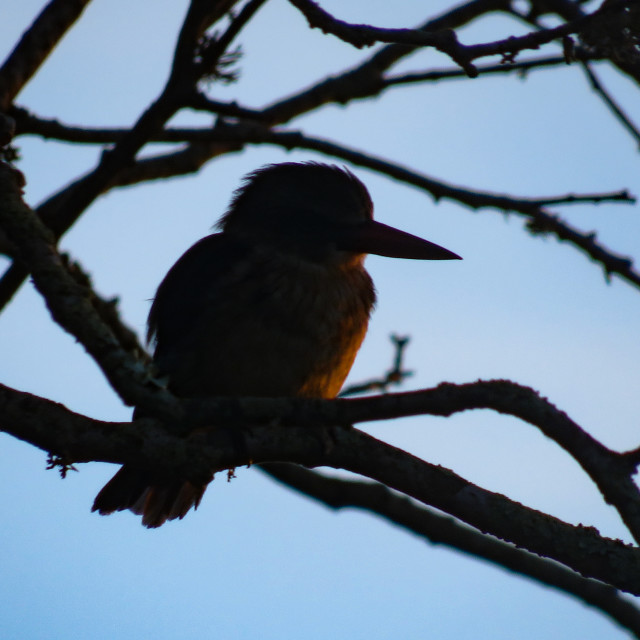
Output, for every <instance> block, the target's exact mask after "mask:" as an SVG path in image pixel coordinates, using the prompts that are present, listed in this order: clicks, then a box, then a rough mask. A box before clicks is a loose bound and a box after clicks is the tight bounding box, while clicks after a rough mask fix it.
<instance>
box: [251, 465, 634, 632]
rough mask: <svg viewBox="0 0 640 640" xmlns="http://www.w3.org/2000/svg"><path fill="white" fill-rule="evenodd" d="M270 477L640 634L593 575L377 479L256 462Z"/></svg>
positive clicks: (629, 607)
mask: <svg viewBox="0 0 640 640" xmlns="http://www.w3.org/2000/svg"><path fill="white" fill-rule="evenodd" d="M259 468H260V469H261V470H262V471H264V472H265V473H267V475H269V476H271V477H272V478H273V479H275V480H277V481H278V482H280V483H282V484H284V485H286V486H287V487H289V488H290V489H293V490H294V491H298V492H301V493H303V494H304V495H306V496H309V497H311V498H313V499H314V500H316V501H318V502H320V503H321V504H323V505H325V506H326V507H329V508H330V509H337V510H339V509H345V508H355V509H362V510H364V511H368V512H371V513H373V514H375V515H376V516H379V517H381V518H384V519H385V520H387V521H388V522H391V523H393V524H395V525H398V526H399V527H402V528H404V529H406V530H407V531H410V532H411V533H414V534H416V535H419V536H421V537H423V538H425V539H426V540H427V541H428V542H429V543H431V544H442V545H444V546H446V547H449V548H452V549H455V550H457V551H460V552H462V553H466V554H469V555H470V556H472V557H474V558H482V559H484V560H487V561H488V562H491V563H492V564H495V565H498V566H499V567H502V568H503V569H506V570H507V571H511V572H513V573H516V574H518V575H521V576H524V577H528V578H531V579H533V580H536V581H537V582H541V583H542V584H546V585H547V586H550V587H552V588H554V589H558V590H559V591H561V592H563V593H566V594H569V595H571V596H573V597H575V598H577V599H579V600H581V601H582V602H584V603H585V604H588V605H590V606H592V607H595V608H597V609H598V610H600V611H601V612H602V613H604V614H605V615H607V616H609V617H610V618H611V619H612V620H613V621H615V622H617V623H618V624H619V625H620V626H621V627H623V628H625V629H628V630H629V631H631V632H632V633H633V634H634V635H635V636H636V637H639V638H640V610H638V608H637V607H635V606H634V605H633V604H632V603H631V602H629V601H627V600H625V599H624V598H623V597H621V595H620V593H619V592H618V591H617V590H616V589H613V588H612V587H610V586H609V585H606V584H603V583H602V582H599V581H597V580H592V579H589V578H582V577H581V576H579V575H578V574H576V573H574V572H573V571H571V570H569V569H565V568H564V567H562V566H560V565H558V564H556V563H555V562H551V561H549V560H544V559H542V558H539V557H538V556H535V555H533V554H530V553H527V552H526V551H523V550H522V549H517V548H515V547H513V546H511V545H509V544H506V543H504V542H501V541H499V540H496V539H495V538H493V537H492V536H488V535H484V534H482V533H480V532H478V531H475V530H473V529H470V528H469V527H465V526H463V525H461V524H459V523H458V522H456V520H454V519H453V518H450V517H446V516H442V515H439V514H437V513H436V512H434V511H433V510H431V509H427V508H425V507H421V506H419V505H417V504H416V503H415V502H413V501H412V500H410V499H409V498H406V497H404V496H400V495H398V494H396V493H394V492H393V491H390V490H389V489H388V488H387V487H385V486H384V485H381V484H377V483H371V482H362V481H357V480H343V479H341V478H333V477H329V476H327V475H325V474H323V473H320V472H319V471H310V470H308V469H304V468H302V467H299V466H297V465H292V464H274V463H272V464H265V465H260V467H259Z"/></svg>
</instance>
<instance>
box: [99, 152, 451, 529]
mask: <svg viewBox="0 0 640 640" xmlns="http://www.w3.org/2000/svg"><path fill="white" fill-rule="evenodd" d="M217 227H218V232H217V233H214V234H212V235H209V236H206V237H205V238H203V239H201V240H200V241H198V242H196V244H194V245H193V246H192V247H191V248H190V249H189V250H188V251H187V252H186V253H185V254H184V255H183V256H182V257H181V258H180V259H179V260H178V261H177V262H176V263H175V265H174V266H173V267H172V268H171V269H170V270H169V272H168V273H167V275H166V276H165V278H164V280H163V281H162V282H161V284H160V286H159V287H158V290H157V293H156V296H155V298H154V300H153V303H152V305H151V309H150V312H149V318H148V335H147V339H148V341H149V342H150V344H153V345H154V352H153V362H154V368H155V370H156V371H157V373H158V374H159V375H160V376H161V377H162V378H163V379H166V380H167V381H168V382H167V385H168V389H169V390H170V391H171V392H172V393H174V394H175V395H176V396H178V397H182V398H205V397H213V396H217V397H239V396H253V397H285V396H286V397H292V396H294V397H295V396H297V397H309V398H334V397H335V396H336V395H337V394H338V393H339V391H340V389H341V387H342V385H343V383H344V381H345V379H346V377H347V374H348V373H349V370H350V369H351V366H352V364H353V361H354V359H355V357H356V353H357V352H358V350H359V348H360V345H361V344H362V341H363V339H364V337H365V334H366V332H367V326H368V323H369V317H370V314H371V312H372V310H373V308H374V305H375V302H376V292H375V288H374V285H373V282H372V279H371V277H370V276H369V274H368V272H367V271H366V269H365V268H364V258H365V257H366V255H367V254H377V255H380V256H387V257H395V258H408V259H414V260H455V259H461V258H460V256H458V255H457V254H455V253H453V252H451V251H449V250H448V249H445V248H443V247H441V246H439V245H437V244H434V243H432V242H429V241H427V240H424V239H422V238H419V237H417V236H414V235H411V234H409V233H405V232H403V231H400V230H398V229H396V228H394V227H391V226H387V225H385V224H383V223H381V222H378V221H375V220H374V219H373V202H372V200H371V197H370V195H369V192H368V190H367V188H366V187H365V185H364V184H363V183H362V182H361V181H360V180H359V179H358V178H357V177H356V176H355V175H354V174H353V173H352V172H351V171H349V170H348V169H347V168H344V167H338V166H335V165H330V164H322V163H318V162H285V163H279V164H270V165H266V166H264V167H261V168H259V169H257V170H255V171H253V172H252V173H249V174H248V175H247V176H246V177H245V178H244V180H243V183H242V185H241V186H240V187H239V188H238V189H237V190H236V191H235V192H234V194H233V196H232V199H231V203H230V205H229V208H228V209H227V211H226V213H224V214H223V216H222V217H221V219H220V222H219V223H218V225H217ZM140 416H141V412H140V411H138V410H136V411H135V412H134V418H136V417H140ZM206 486H207V485H206V484H205V485H201V486H196V485H194V484H193V483H191V482H188V481H185V480H184V479H182V478H176V477H167V476H163V475H161V474H159V473H154V472H153V471H152V470H149V469H139V468H136V467H135V466H133V465H130V464H127V465H124V466H123V467H121V469H120V470H119V471H118V472H117V473H116V474H115V476H114V477H113V478H112V479H111V480H110V481H109V482H108V483H107V484H106V485H105V486H104V487H103V489H102V490H101V491H100V493H99V494H98V495H97V497H96V499H95V502H94V504H93V508H92V510H93V511H97V512H99V513H100V514H102V515H107V514H110V513H113V512H115V511H122V510H126V509H129V510H131V511H133V512H134V513H135V514H138V515H141V516H142V524H143V525H145V526H146V527H149V528H155V527H159V526H160V525H162V524H163V523H164V522H166V521H167V520H173V519H176V518H179V519H181V518H183V517H184V516H185V515H186V514H187V512H188V511H189V510H190V509H191V508H192V507H193V508H197V507H198V505H199V504H200V501H201V499H202V496H203V494H204V491H205V489H206Z"/></svg>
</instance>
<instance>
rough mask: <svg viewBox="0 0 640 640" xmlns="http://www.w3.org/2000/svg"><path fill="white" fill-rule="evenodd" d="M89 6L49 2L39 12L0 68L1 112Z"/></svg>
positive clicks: (84, 0)
mask: <svg viewBox="0 0 640 640" xmlns="http://www.w3.org/2000/svg"><path fill="white" fill-rule="evenodd" d="M88 4H89V0H52V1H51V2H49V4H48V5H47V6H46V7H45V8H44V9H43V10H42V11H41V13H40V15H39V16H38V17H37V18H36V19H35V20H34V21H33V24H32V25H31V26H30V27H29V29H27V31H25V33H24V34H23V36H22V38H21V39H20V42H18V44H17V45H16V47H15V48H14V50H13V51H12V52H11V54H10V55H9V57H8V58H7V59H6V60H5V62H4V64H3V65H2V67H0V112H1V111H6V110H7V109H8V108H9V106H10V105H11V103H12V102H13V100H14V99H15V97H16V96H17V95H18V93H19V92H20V90H21V89H22V87H24V85H25V84H27V82H28V81H29V80H30V79H31V78H32V76H33V75H34V74H35V72H36V71H37V70H38V68H39V67H40V65H41V64H42V63H43V62H44V61H45V60H46V59H47V57H48V56H49V54H50V53H51V52H52V51H53V49H54V48H55V46H56V45H57V44H58V42H59V41H60V40H61V38H62V36H64V34H65V33H66V32H67V31H68V30H69V28H70V27H71V26H72V25H73V23H74V22H75V21H76V20H77V19H78V18H79V17H80V15H81V14H82V12H83V11H84V9H85V7H86V6H87V5H88Z"/></svg>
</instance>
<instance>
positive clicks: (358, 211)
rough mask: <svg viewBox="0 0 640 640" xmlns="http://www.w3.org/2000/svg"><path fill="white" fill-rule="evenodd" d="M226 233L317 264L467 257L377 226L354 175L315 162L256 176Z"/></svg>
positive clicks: (223, 224) (243, 190)
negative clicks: (375, 258)
mask: <svg viewBox="0 0 640 640" xmlns="http://www.w3.org/2000/svg"><path fill="white" fill-rule="evenodd" d="M219 227H220V228H221V229H222V231H223V232H224V233H228V234H230V235H234V236H236V237H239V238H242V239H243V240H245V241H247V242H251V243H260V244H266V245H269V246H271V247H273V248H275V249H277V250H278V251H281V252H284V253H287V254H292V255H294V256H296V257H300V258H303V259H309V260H313V261H317V262H331V263H346V262H352V261H353V260H362V258H363V256H364V255H365V254H367V253H374V254H377V255H381V256H388V257H391V258H410V259H415V260H455V259H460V256H458V255H456V254H455V253H453V252H451V251H449V250H447V249H444V248H443V247H440V246H438V245H437V244H433V243H432V242H429V241H427V240H423V239H422V238H418V237H417V236H413V235H411V234H409V233H405V232H403V231H400V230H398V229H395V228H393V227H389V226H387V225H384V224H382V223H380V222H376V221H375V220H374V219H373V203H372V201H371V197H370V196H369V192H368V191H367V188H366V187H365V186H364V185H363V184H362V182H360V180H358V178H356V177H355V176H354V175H353V174H352V173H351V172H350V171H348V170H346V169H341V168H339V167H336V166H334V165H327V164H320V163H315V162H304V163H294V162H287V163H283V164H272V165H267V166H266V167H262V168H261V169H258V170H257V171H254V172H252V173H250V174H249V175H248V176H247V177H246V178H245V182H244V184H243V185H242V186H241V187H240V188H239V189H238V190H237V191H236V192H235V194H234V197H233V199H232V201H231V205H230V207H229V209H228V211H227V213H225V215H224V216H223V218H222V219H221V221H220V223H219Z"/></svg>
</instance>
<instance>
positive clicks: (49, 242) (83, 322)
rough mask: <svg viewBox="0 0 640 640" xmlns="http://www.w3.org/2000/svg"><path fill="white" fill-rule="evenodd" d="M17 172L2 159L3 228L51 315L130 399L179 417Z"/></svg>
mask: <svg viewBox="0 0 640 640" xmlns="http://www.w3.org/2000/svg"><path fill="white" fill-rule="evenodd" d="M19 177H21V176H20V174H19V172H17V171H16V170H14V169H11V168H10V167H9V166H8V165H5V164H4V163H2V164H0V198H1V199H0V228H1V229H2V230H3V231H4V233H5V234H6V236H7V238H8V239H9V240H10V241H11V242H12V243H13V245H14V246H15V248H16V255H17V256H18V257H19V260H20V262H21V263H22V264H24V265H27V268H28V270H29V271H30V272H31V274H32V275H33V281H34V284H35V286H36V288H37V289H38V291H39V292H40V293H41V294H42V296H43V297H44V299H45V301H46V303H47V306H48V308H49V311H50V312H51V314H52V316H53V318H54V319H55V320H56V322H58V324H60V326H61V327H63V328H64V329H65V330H66V331H68V332H69V333H71V334H72V335H73V336H74V337H75V338H76V339H77V340H78V341H79V342H80V343H81V344H82V345H83V346H84V347H85V349H86V350H87V351H88V352H89V354H90V355H91V356H92V357H93V358H94V360H95V361H96V363H97V364H98V366H100V368H101V369H102V371H103V372H104V374H105V376H106V377H107V379H108V380H109V382H110V383H111V385H112V386H113V388H114V389H115V390H116V391H117V392H118V393H119V395H120V397H121V398H122V400H123V401H124V402H125V403H126V404H132V405H133V404H135V405H137V404H144V405H145V407H146V406H147V405H148V406H149V407H150V410H151V411H152V415H157V411H160V412H161V413H165V412H166V415H173V416H174V417H175V416H176V415H178V414H177V413H176V410H177V405H176V403H175V400H174V399H173V398H172V396H171V395H170V394H169V393H168V392H166V391H165V390H164V389H161V388H160V387H158V385H157V384H156V383H154V381H153V379H152V378H151V377H150V375H149V373H148V371H147V370H146V368H145V367H144V366H143V363H142V362H140V361H139V360H137V359H135V358H133V357H132V356H131V355H130V353H127V351H125V350H124V349H123V348H122V346H121V345H120V343H119V342H118V340H117V338H116V337H115V336H114V334H113V332H112V331H111V329H110V328H109V327H108V326H107V325H105V323H104V322H103V320H102V319H101V317H100V315H99V313H98V312H97V311H96V307H95V306H94V305H93V304H92V301H91V296H92V293H91V291H90V290H89V289H88V288H86V287H85V286H83V285H82V284H79V283H78V276H77V275H76V277H75V278H74V277H73V276H72V275H71V274H70V273H69V271H68V270H67V269H66V268H65V264H64V261H63V259H62V258H61V256H60V255H59V254H58V252H57V250H56V248H55V239H54V237H53V235H52V233H51V231H50V230H49V229H47V228H46V227H45V226H44V224H43V223H42V222H41V220H40V219H39V218H38V217H37V216H36V215H35V213H34V212H33V211H31V209H29V207H27V205H26V204H25V203H24V202H23V201H22V198H21V194H20V186H21V185H20V184H19V182H18V180H19Z"/></svg>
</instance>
